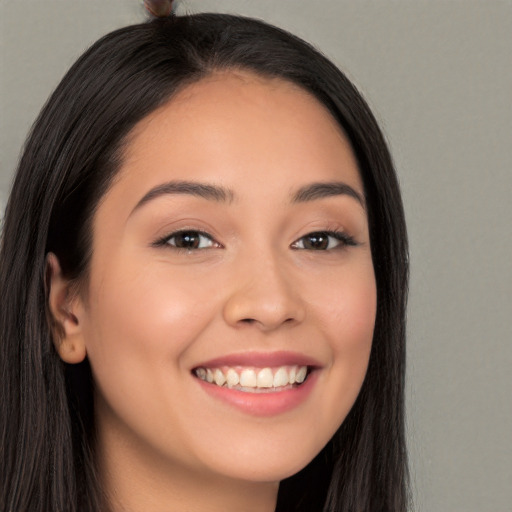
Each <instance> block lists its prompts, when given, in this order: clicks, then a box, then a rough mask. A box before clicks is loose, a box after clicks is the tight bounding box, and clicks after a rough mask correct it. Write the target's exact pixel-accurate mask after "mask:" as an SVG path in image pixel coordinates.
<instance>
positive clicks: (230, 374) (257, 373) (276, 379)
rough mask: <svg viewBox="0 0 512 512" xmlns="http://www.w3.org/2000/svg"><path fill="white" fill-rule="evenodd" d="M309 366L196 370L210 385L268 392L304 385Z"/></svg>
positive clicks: (197, 374)
mask: <svg viewBox="0 0 512 512" xmlns="http://www.w3.org/2000/svg"><path fill="white" fill-rule="evenodd" d="M307 373H308V367H307V366H297V365H293V366H281V367H279V368H274V369H272V368H270V367H266V368H261V369H258V368H244V369H240V368H239V367H237V369H236V370H235V368H227V367H222V369H221V368H202V367H199V368H196V369H195V374H196V376H197V377H198V378H199V379H201V380H203V381H206V382H209V383H210V384H215V385H217V386H220V387H222V386H226V387H228V388H236V389H238V390H241V391H255V390H258V389H260V390H261V392H268V391H263V390H269V389H270V388H274V390H276V389H277V388H286V387H287V386H289V387H291V386H292V385H293V384H296V385H297V384H302V383H303V382H304V381H305V380H306V377H307Z"/></svg>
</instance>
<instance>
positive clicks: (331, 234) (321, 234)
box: [152, 229, 359, 253]
mask: <svg viewBox="0 0 512 512" xmlns="http://www.w3.org/2000/svg"><path fill="white" fill-rule="evenodd" d="M180 235H181V236H187V235H188V236H190V238H194V237H195V238H196V239H198V238H199V245H200V244H201V241H200V238H201V237H203V238H206V239H208V241H209V244H210V245H209V246H208V247H200V246H199V247H176V246H174V245H171V244H170V243H169V242H170V241H171V240H172V239H173V238H174V239H175V238H176V237H178V236H180ZM308 237H309V238H316V239H317V240H318V239H322V238H324V239H325V237H327V244H330V240H329V238H333V239H335V240H336V241H337V242H339V243H338V244H337V245H335V246H334V247H331V248H328V246H327V248H322V249H311V248H310V249H307V248H306V247H304V240H305V239H307V238H308ZM301 241H302V245H303V247H297V245H298V244H299V242H301ZM152 245H153V247H169V248H171V249H172V250H175V251H186V252H189V253H190V252H192V251H201V250H204V249H211V248H222V246H221V244H219V243H218V242H215V240H214V239H213V238H212V237H211V235H209V234H208V233H206V232H205V231H201V230H198V229H182V230H180V231H175V232H174V233H171V234H169V235H166V236H164V237H163V238H160V239H159V240H156V241H155V242H154V243H153V244H152ZM357 245H359V244H358V243H357V242H356V240H355V239H354V238H353V237H352V236H350V235H348V234H347V233H344V232H343V231H335V230H319V231H311V232H310V233H307V234H306V235H304V236H302V237H300V238H299V239H298V240H296V241H295V242H293V243H292V244H291V248H292V249H294V250H305V251H312V252H327V251H333V250H340V249H343V248H345V247H347V246H348V247H355V246H357Z"/></svg>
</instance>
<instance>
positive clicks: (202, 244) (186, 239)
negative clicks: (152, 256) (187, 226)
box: [166, 230, 214, 250]
mask: <svg viewBox="0 0 512 512" xmlns="http://www.w3.org/2000/svg"><path fill="white" fill-rule="evenodd" d="M166 244H167V245H170V246H171V247H175V248H176V249H187V250H194V249H207V248H208V247H213V245H214V242H213V240H212V239H211V237H210V236H209V235H207V234H206V233H201V232H200V231H192V230H190V231H179V232H178V233H174V234H173V235H171V236H170V237H169V238H168V239H167V241H166Z"/></svg>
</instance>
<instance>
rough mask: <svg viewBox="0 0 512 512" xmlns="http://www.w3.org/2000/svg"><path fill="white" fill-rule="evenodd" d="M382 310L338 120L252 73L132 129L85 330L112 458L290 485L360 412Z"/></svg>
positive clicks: (102, 235)
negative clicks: (359, 396)
mask: <svg viewBox="0 0 512 512" xmlns="http://www.w3.org/2000/svg"><path fill="white" fill-rule="evenodd" d="M375 311H376V287H375V278H374V272H373V266H372V259H371V253H370V242H369V236H368V223H367V215H366V211H365V206H364V200H363V187H362V183H361V179H360V177H359V174H358V169H357V165H356V161H355V159H354V155H353V154H352V151H351V148H350V146H349V144H348V143H347V141H346V139H345V137H344V135H343V134H342V132H341V131H340V129H339V127H338V125H337V123H336V122H335V121H334V120H333V118H332V117H331V115H330V114H329V113H328V112H327V111H326V109H325V108H324V107H323V106H322V105H321V104H320V103H318V101H317V100H315V99H314V98H313V97H311V96H310V95H308V94H307V93H305V92H303V91H302V90H300V89H298V88H297V87H295V86H293V85H291V84H289V83H287V82H283V81H280V80H277V79H275V80H269V79H263V78H259V77H257V76H255V75H252V74H250V73H223V74H221V73H219V74H215V75H213V76H211V77H209V78H207V79H204V80H202V81H200V82H198V83H195V84H193V85H191V86H188V87H187V88H186V89H184V90H183V91H182V92H181V93H179V94H178V95H177V96H176V97H175V98H174V99H173V100H172V101H170V102H169V103H168V104H167V105H165V106H164V107H162V108H160V109H159V110H158V111H156V112H154V113H153V114H151V115H150V116H149V117H147V118H146V119H145V120H143V121H142V122H141V123H139V125H138V126H137V127H136V129H135V130H134V132H133V134H132V137H131V138H130V140H129V143H128V145H127V147H126V151H125V158H124V162H123V164H122V167H121V170H120V173H119V175H118V176H117V179H116V180H115V181H114V184H113V185H112V187H111V188H110V190H109V191H108V192H107V194H106V195H105V197H104V198H103V200H102V201H101V202H100V205H99V208H98V210H97V212H96V214H95V217H94V221H93V253H92V259H91V266H90V276H89V281H88V293H87V299H86V300H85V299H84V300H83V302H80V301H79V302H78V309H77V318H78V322H79V325H80V328H81V332H82V337H83V343H84V344H85V347H86V350H87V355H88V358H89V360H90V364H91V366H92V371H93V376H94V380H95V383H96V394H97V396H96V398H97V409H96V410H97V424H98V431H99V439H100V446H101V447H102V450H103V456H104V458H106V459H107V461H108V460H110V463H112V461H114V463H119V464H121V463H122V464H128V465H131V467H134V468H136V467H140V465H141V464H145V463H148V464H149V461H151V463H154V462H155V461H158V464H159V465H160V467H166V468H167V469H171V470H172V469H173V468H174V470H176V471H186V470H190V471H192V472H195V473H196V474H200V473H201V474H205V475H212V474H215V475H222V476H224V477H231V478H237V479H244V480H252V481H261V482H263V481H266V482H268V481H278V480H281V479H283V478H285V477H287V476H290V475H291V474H293V473H295V472H297V471H298V470H300V469H301V468H303V467H304V466H305V465H306V464H307V463H308V462H309V461H310V460H311V459H312V458H313V457H314V456H315V455H316V454H317V453H318V452H319V451H320V450H321V448H322V447H323V446H324V445H325V444H326V443H327V442H328V440H329V439H330V438H331V437H332V435H333V434H334V432H335V431H336V430H337V428H338V427H339V426H340V424H341V423H342V422H343V420H344V418H345V417H346V415H347V413H348V412H349V410H350V408H351V407H352V405H353V403H354V401H355V399H356V396H357V394H358V392H359V389H360V387H361V384H362V382H363V379H364V376H365V372H366V368H367V363H368V358H369V353H370V348H371V343H372V335H373V328H374V320H375ZM305 371H307V375H306V377H305V380H304V372H305ZM212 378H213V379H214V380H213V382H209V380H211V379H212ZM226 380H228V383H229V385H228V384H227V383H224V381H226ZM240 380H241V382H238V383H237V381H240ZM294 380H295V381H297V380H298V381H301V380H304V382H302V383H300V384H298V383H297V382H295V383H293V381H294ZM290 382H292V383H290ZM254 386H256V387H254Z"/></svg>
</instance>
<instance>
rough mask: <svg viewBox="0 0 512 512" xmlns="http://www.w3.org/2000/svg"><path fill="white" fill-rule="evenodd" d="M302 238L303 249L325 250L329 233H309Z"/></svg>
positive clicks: (327, 245)
mask: <svg viewBox="0 0 512 512" xmlns="http://www.w3.org/2000/svg"><path fill="white" fill-rule="evenodd" d="M302 240H303V242H302V243H303V245H304V249H309V250H315V251H325V249H327V248H328V247H329V235H327V233H311V234H309V235H307V236H305V237H304V238H303V239H302Z"/></svg>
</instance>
